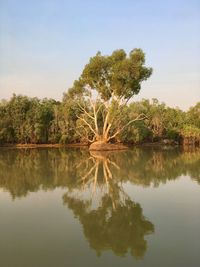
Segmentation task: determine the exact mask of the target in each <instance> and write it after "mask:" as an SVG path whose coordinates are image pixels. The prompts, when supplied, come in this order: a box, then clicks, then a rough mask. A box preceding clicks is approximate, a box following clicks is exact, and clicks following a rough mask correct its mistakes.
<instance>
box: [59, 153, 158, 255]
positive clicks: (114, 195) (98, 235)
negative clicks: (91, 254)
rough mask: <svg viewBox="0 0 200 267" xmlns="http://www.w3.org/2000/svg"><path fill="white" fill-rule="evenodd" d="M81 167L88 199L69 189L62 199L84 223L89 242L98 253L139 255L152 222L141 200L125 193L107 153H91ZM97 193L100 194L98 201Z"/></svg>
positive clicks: (114, 164)
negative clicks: (106, 251)
mask: <svg viewBox="0 0 200 267" xmlns="http://www.w3.org/2000/svg"><path fill="white" fill-rule="evenodd" d="M77 167H78V168H81V169H82V171H83V176H82V178H81V180H79V182H81V183H82V185H83V186H82V192H85V190H86V187H87V188H88V189H91V191H90V194H89V199H87V198H84V199H81V196H80V191H81V190H79V194H78V195H77V190H76V188H74V190H70V191H69V192H67V193H66V194H65V195H64V196H63V201H64V203H65V204H67V206H68V208H69V209H71V210H72V211H73V212H74V215H75V217H76V218H78V219H79V221H80V223H81V224H82V226H83V231H84V234H85V237H86V238H87V240H88V242H89V245H90V247H91V248H92V249H94V250H95V251H96V252H97V254H98V255H100V254H101V253H102V252H103V251H105V250H112V251H113V252H114V253H115V254H116V255H118V256H125V254H126V253H127V252H130V253H131V254H132V256H134V257H135V258H142V257H143V255H144V254H145V251H146V249H147V241H146V240H145V239H144V237H145V235H147V234H151V233H153V232H154V225H153V224H152V223H151V222H150V221H149V220H147V219H146V218H145V217H144V215H143V211H142V208H141V207H140V204H138V203H135V202H134V201H132V200H131V198H130V197H129V196H128V195H127V194H126V192H125V191H124V189H123V186H122V183H121V182H120V181H119V179H115V176H113V174H112V168H114V169H116V170H117V171H119V170H120V168H119V166H118V165H117V164H116V163H115V162H114V161H113V160H111V159H110V158H109V154H108V153H97V152H95V153H94V152H93V153H91V155H90V157H89V158H88V159H87V160H85V161H83V162H81V163H80V164H79V165H78V166H77ZM96 194H98V195H100V196H99V198H98V201H96V202H95V203H94V201H93V200H96V197H95V196H96Z"/></svg>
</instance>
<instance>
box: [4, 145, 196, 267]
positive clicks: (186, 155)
mask: <svg viewBox="0 0 200 267" xmlns="http://www.w3.org/2000/svg"><path fill="white" fill-rule="evenodd" d="M0 266H1V267H51V266H54V267H64V266H69V267H73V266H74V267H79V266H81V267H82V266H104V267H105V266H127V267H129V266H148V267H155V266H158V267H165V266H166V267H169V266H170V267H199V266H200V151H185V152H183V151H181V150H180V149H167V150H166V149H165V150H164V149H162V150H161V149H152V148H146V149H133V150H129V151H123V152H117V153H94V152H93V153H91V154H90V153H89V152H88V150H87V149H1V150H0Z"/></svg>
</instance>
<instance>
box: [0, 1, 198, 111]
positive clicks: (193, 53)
mask: <svg viewBox="0 0 200 267" xmlns="http://www.w3.org/2000/svg"><path fill="white" fill-rule="evenodd" d="M135 47H139V48H142V49H143V50H144V52H145V53H146V63H147V65H149V66H151V67H153V69H154V72H153V75H152V77H151V78H150V79H149V80H148V81H147V82H144V83H143V85H142V90H141V92H140V93H139V95H138V96H137V97H135V100H139V99H141V98H149V99H151V98H158V99H159V100H160V101H164V102H165V103H166V104H168V105H170V106H173V107H175V106H179V107H180V108H182V109H188V108H189V107H190V106H191V105H194V104H195V103H196V102H197V101H200V1H199V0H190V1H189V0H188V1H186V0H182V1H179V0H173V1H172V0H168V1H159V0H123V1H121V0H110V1H109V0H101V1H97V0H96V1H95V0H93V1H92V0H82V1H81V0H73V1H68V0H26V1H25V0H0V99H2V98H9V97H10V96H11V95H12V93H14V92H15V93H16V94H25V95H28V96H37V97H40V98H43V97H48V98H55V99H58V100H61V98H62V94H63V92H65V91H66V90H67V88H69V87H70V86H71V85H72V84H73V81H74V80H75V79H77V78H78V77H79V75H80V74H81V71H82V69H83V67H84V65H85V64H86V63H87V62H88V60H89V58H90V57H91V56H93V55H95V54H96V52H97V51H101V52H102V54H110V53H111V52H112V51H113V50H115V49H119V48H123V49H125V50H126V51H127V52H129V51H130V50H132V49H133V48H135Z"/></svg>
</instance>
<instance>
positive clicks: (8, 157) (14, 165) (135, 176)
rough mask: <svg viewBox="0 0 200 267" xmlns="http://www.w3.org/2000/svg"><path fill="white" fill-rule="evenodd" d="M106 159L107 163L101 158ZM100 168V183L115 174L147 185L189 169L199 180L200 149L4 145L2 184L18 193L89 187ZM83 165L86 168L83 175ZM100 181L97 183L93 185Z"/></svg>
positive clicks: (0, 169)
mask: <svg viewBox="0 0 200 267" xmlns="http://www.w3.org/2000/svg"><path fill="white" fill-rule="evenodd" d="M98 157H99V159H98ZM101 160H104V161H105V162H104V164H100V162H101ZM94 165H95V167H94ZM100 165H102V166H104V167H102V166H100ZM78 166H79V167H78ZM90 168H93V169H92V170H90ZM97 169H98V173H99V177H98V188H99V189H100V188H101V184H102V185H103V184H104V183H106V180H107V181H108V180H109V181H111V180H112V178H111V177H114V178H113V179H114V180H117V181H118V182H130V183H132V184H137V185H140V186H144V187H147V186H159V185H160V184H161V183H167V182H168V181H170V180H175V179H177V177H179V176H181V175H188V176H190V177H191V178H192V179H193V180H195V181H197V182H198V183H199V184H200V151H199V150H194V151H181V150H180V149H171V150H170V149H169V150H163V149H153V148H152V149H151V148H147V149H133V150H128V151H124V152H118V153H115V154H111V155H109V157H107V158H106V159H105V158H104V159H101V156H100V155H99V156H98V155H96V156H94V155H90V154H89V152H88V150H87V149H68V150H66V149H18V150H16V149H12V150H11V149H0V188H2V189H4V190H6V191H8V192H9V193H10V194H11V196H12V198H13V199H15V198H18V197H25V196H26V195H27V194H28V193H29V192H37V191H38V190H53V189H55V188H56V187H63V188H68V189H69V190H73V189H74V188H75V187H76V188H79V189H81V188H83V187H87V186H88V184H90V182H91V179H89V177H90V175H91V174H92V175H93V177H94V176H95V173H94V171H96V172H97ZM83 170H84V171H85V170H87V172H86V171H85V172H84V175H83ZM89 171H91V172H90V173H88V172H89ZM100 173H102V175H100ZM103 173H104V175H103ZM84 176H85V177H84ZM102 179H104V180H102ZM100 183H101V184H100ZM95 186H96V185H95V184H94V183H93V191H95ZM102 188H103V189H105V186H102Z"/></svg>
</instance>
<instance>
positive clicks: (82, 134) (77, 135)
mask: <svg viewBox="0 0 200 267" xmlns="http://www.w3.org/2000/svg"><path fill="white" fill-rule="evenodd" d="M80 103H81V105H82V106H84V107H85V109H86V111H87V112H88V113H89V114H91V115H92V113H91V112H92V111H91V109H90V106H89V104H88V102H87V101H86V102H84V99H83V98H82V99H81V98H76V99H74V97H70V96H69V95H68V94H67V95H65V96H64V98H63V101H62V102H56V101H55V100H52V99H43V100H39V99H37V98H28V97H26V96H21V95H19V96H16V95H13V97H12V98H11V99H10V100H9V101H1V102H0V143H1V144H4V143H62V144H66V143H77V142H87V141H88V140H91V139H92V134H91V132H90V131H89V130H88V128H87V127H85V124H84V123H83V122H82V121H81V120H80V119H78V116H80V114H81V110H80ZM97 107H99V108H100V112H99V114H100V115H99V117H98V124H99V125H100V126H101V125H102V126H101V127H103V115H104V109H105V107H104V106H103V105H101V102H99V104H97ZM139 114H144V115H145V116H146V117H145V119H144V120H142V121H136V122H135V123H134V124H130V125H128V127H127V128H125V129H124V130H123V131H122V132H121V133H120V135H119V136H118V137H116V139H115V141H117V142H124V143H141V142H142V143H143V142H152V141H156V140H162V139H170V140H174V141H178V142H181V140H185V138H190V139H191V140H193V141H191V142H193V143H195V144H199V141H198V140H199V131H200V128H199V123H200V122H199V103H197V104H196V105H195V106H194V107H192V108H190V109H189V111H188V112H183V111H182V110H180V109H177V108H170V107H167V106H166V105H165V104H163V103H159V102H158V101H157V100H156V99H153V101H152V102H150V101H149V100H142V101H140V102H134V103H131V104H130V105H126V106H122V107H121V108H120V109H119V108H118V103H117V102H116V101H113V102H112V104H111V106H110V118H112V117H113V118H114V119H113V127H112V129H111V131H110V133H111V134H112V133H113V132H114V131H115V130H116V129H117V127H119V126H120V127H122V126H123V125H124V124H126V123H127V122H129V121H130V120H132V119H133V118H135V117H137V116H138V115H139ZM92 123H93V122H92V121H91V125H92Z"/></svg>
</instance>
